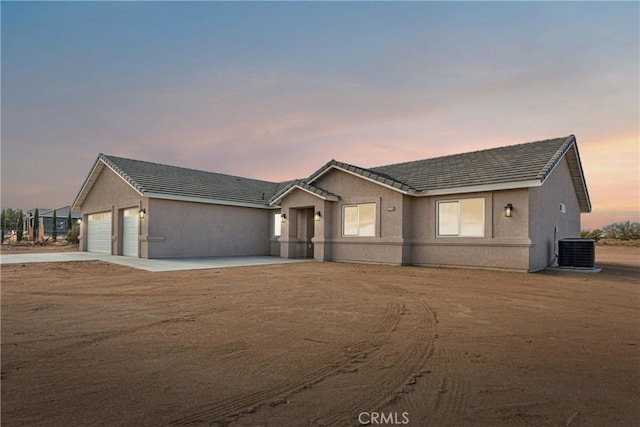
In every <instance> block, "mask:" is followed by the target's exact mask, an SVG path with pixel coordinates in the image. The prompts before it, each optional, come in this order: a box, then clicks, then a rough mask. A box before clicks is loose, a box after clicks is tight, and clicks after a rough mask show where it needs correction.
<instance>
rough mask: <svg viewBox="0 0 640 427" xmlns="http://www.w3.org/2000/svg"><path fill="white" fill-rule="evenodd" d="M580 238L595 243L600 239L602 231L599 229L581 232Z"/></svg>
mask: <svg viewBox="0 0 640 427" xmlns="http://www.w3.org/2000/svg"><path fill="white" fill-rule="evenodd" d="M580 237H582V238H583V239H593V240H595V241H596V242H597V241H598V240H600V239H601V238H602V230H600V229H599V228H596V229H593V230H589V229H586V230H582V231H581V232H580Z"/></svg>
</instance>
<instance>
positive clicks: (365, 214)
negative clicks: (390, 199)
mask: <svg viewBox="0 0 640 427" xmlns="http://www.w3.org/2000/svg"><path fill="white" fill-rule="evenodd" d="M342 235H343V236H348V237H374V236H375V235H376V204H375V203H363V204H359V205H345V206H343V207H342Z"/></svg>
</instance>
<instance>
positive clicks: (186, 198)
mask: <svg viewBox="0 0 640 427" xmlns="http://www.w3.org/2000/svg"><path fill="white" fill-rule="evenodd" d="M143 196H144V197H148V198H150V199H161V200H172V201H176V202H195V203H206V204H210V205H224V206H237V207H242V208H255V209H276V208H274V207H272V206H270V205H268V204H266V203H265V204H262V203H251V202H238V201H234V200H221V199H208V198H206V197H192V196H177V195H172V194H163V193H151V192H144V193H143Z"/></svg>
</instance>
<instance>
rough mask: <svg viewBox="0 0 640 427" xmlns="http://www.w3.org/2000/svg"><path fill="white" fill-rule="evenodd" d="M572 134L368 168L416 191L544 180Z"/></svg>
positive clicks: (570, 142) (567, 145) (569, 143)
mask: <svg viewBox="0 0 640 427" xmlns="http://www.w3.org/2000/svg"><path fill="white" fill-rule="evenodd" d="M573 142H575V138H574V137H573V135H571V136H568V137H563V138H555V139H547V140H544V141H536V142H529V143H525V144H518V145H511V146H507V147H499V148H491V149H487V150H480V151H473V152H470V153H463V154H454V155H450V156H444V157H436V158H432V159H425V160H417V161H413V162H406V163H397V164H392V165H386V166H378V167H374V168H371V170H373V171H374V172H378V173H383V174H386V175H389V176H392V177H393V178H395V179H397V180H398V181H400V182H402V183H404V184H406V185H408V186H410V187H411V188H414V189H416V190H418V191H429V190H440V189H450V188H451V189H453V188H458V187H468V186H478V185H488V184H500V183H507V182H520V181H532V180H544V178H545V177H546V176H547V174H549V172H550V171H551V170H552V169H553V166H555V164H556V162H557V161H558V160H559V159H560V158H561V157H562V155H564V153H565V152H566V150H567V149H568V148H569V147H570V146H571V144H572V143H573Z"/></svg>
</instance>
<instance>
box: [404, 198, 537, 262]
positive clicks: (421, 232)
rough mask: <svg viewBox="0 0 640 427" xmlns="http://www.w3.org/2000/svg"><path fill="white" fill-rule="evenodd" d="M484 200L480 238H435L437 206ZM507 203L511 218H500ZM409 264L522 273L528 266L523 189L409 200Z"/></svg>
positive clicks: (502, 216) (526, 201) (525, 203)
mask: <svg viewBox="0 0 640 427" xmlns="http://www.w3.org/2000/svg"><path fill="white" fill-rule="evenodd" d="M478 197H480V198H484V201H485V228H484V237H439V236H437V203H438V202H440V201H447V200H462V199H465V198H478ZM507 203H511V204H512V205H513V206H514V215H513V216H512V217H511V218H507V217H505V216H504V206H505V205H506V204H507ZM412 207H413V209H412V215H411V240H412V246H413V249H412V255H411V263H412V264H414V265H425V266H455V267H482V268H498V269H510V270H523V271H526V270H527V269H528V267H529V259H528V258H529V247H530V245H531V242H530V240H529V238H528V194H527V190H526V189H519V190H502V191H493V192H481V193H466V194H454V195H446V196H433V197H417V198H414V200H413V201H412Z"/></svg>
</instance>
